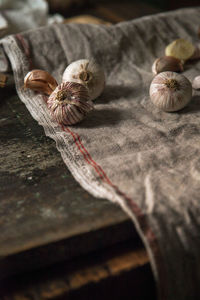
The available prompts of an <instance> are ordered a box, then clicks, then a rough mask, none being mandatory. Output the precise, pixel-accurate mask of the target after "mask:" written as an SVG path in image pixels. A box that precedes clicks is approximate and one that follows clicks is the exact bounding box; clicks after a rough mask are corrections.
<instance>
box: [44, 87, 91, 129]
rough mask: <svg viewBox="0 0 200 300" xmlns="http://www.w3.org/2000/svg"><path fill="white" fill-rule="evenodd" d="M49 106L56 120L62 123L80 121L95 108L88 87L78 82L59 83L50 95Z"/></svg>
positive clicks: (67, 123) (70, 123)
mask: <svg viewBox="0 0 200 300" xmlns="http://www.w3.org/2000/svg"><path fill="white" fill-rule="evenodd" d="M47 106H48V108H49V110H50V113H51V115H52V117H53V118H54V120H55V121H57V122H58V123H59V124H62V125H74V124H76V123H79V122H80V121H82V120H83V119H84V118H85V117H86V115H87V114H88V113H89V112H90V111H91V110H92V109H93V104H92V102H91V101H89V94H88V90H87V88H86V87H85V86H84V85H82V84H79V83H76V82H64V83H61V84H60V85H58V86H57V88H56V89H55V90H54V91H53V92H52V94H51V95H50V96H49V98H48V100H47Z"/></svg>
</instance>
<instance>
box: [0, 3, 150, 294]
mask: <svg viewBox="0 0 200 300" xmlns="http://www.w3.org/2000/svg"><path fill="white" fill-rule="evenodd" d="M107 9H108V8H106V10H107ZM128 10H129V11H130V7H129V9H128ZM97 11H99V8H97ZM97 15H98V13H96V16H97ZM134 16H135V15H134ZM121 18H122V17H121ZM106 19H107V21H111V22H113V20H109V18H108V17H107V18H106ZM0 92H1V100H0V108H1V109H0V199H1V201H0V279H1V281H0V299H2V300H14V299H15V300H40V299H52V300H54V299H95V300H98V299H110V298H111V297H112V298H115V299H133V297H137V299H138V300H139V299H144V298H145V299H146V297H147V296H148V299H155V285H154V281H153V276H152V273H151V269H150V265H149V259H148V256H147V254H146V251H145V250H144V247H143V245H142V243H141V241H140V239H139V237H138V235H137V233H136V231H135V229H134V226H133V224H132V222H131V221H130V220H129V218H128V217H127V216H126V215H125V214H124V213H123V212H122V210H121V209H120V208H119V207H118V206H117V205H114V204H112V203H111V202H109V201H107V200H104V199H95V198H94V197H92V196H91V195H90V194H88V193H87V192H86V191H85V190H83V189H82V188H81V187H80V186H79V184H78V183H77V182H76V181H75V180H74V179H73V177H72V175H71V174H70V173H69V171H68V170H67V168H66V166H65V165H64V163H63V161H62V159H61V156H60V154H59V152H58V151H57V149H56V147H55V143H54V141H52V140H50V139H49V138H47V137H46V136H45V134H44V132H43V129H42V128H41V127H40V126H39V125H38V124H37V123H36V122H35V121H34V120H33V118H32V117H31V116H30V114H29V112H28V111H27V109H26V107H25V106H24V104H23V103H22V102H21V101H20V99H19V98H18V96H17V95H16V92H15V90H14V88H13V87H12V88H11V87H8V88H2V89H1V90H0ZM144 287H145V289H144ZM134 299H135V298H134Z"/></svg>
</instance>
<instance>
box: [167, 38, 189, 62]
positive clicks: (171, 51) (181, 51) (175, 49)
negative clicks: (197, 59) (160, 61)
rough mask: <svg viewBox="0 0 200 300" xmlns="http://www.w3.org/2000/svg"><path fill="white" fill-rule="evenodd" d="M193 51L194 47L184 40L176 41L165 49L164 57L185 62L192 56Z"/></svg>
mask: <svg viewBox="0 0 200 300" xmlns="http://www.w3.org/2000/svg"><path fill="white" fill-rule="evenodd" d="M194 51H195V47H194V46H193V44H192V43H190V42H189V41H187V40H184V39H177V40H175V41H173V42H172V43H171V44H169V45H168V46H167V47H166V48H165V55H166V56H173V57H176V58H178V59H180V60H183V61H185V60H187V59H189V58H190V57H191V56H192V55H193V53H194Z"/></svg>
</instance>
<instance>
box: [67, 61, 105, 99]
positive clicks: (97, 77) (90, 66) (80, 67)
mask: <svg viewBox="0 0 200 300" xmlns="http://www.w3.org/2000/svg"><path fill="white" fill-rule="evenodd" d="M66 81H71V82H77V83H80V84H83V85H84V86H86V87H87V89H88V92H89V98H90V100H94V99H96V98H97V97H99V95H100V94H101V93H102V91H103V89H104V86H105V75H104V71H103V69H102V68H101V67H100V66H99V65H98V64H97V63H96V62H95V61H94V60H89V59H80V60H77V61H74V62H72V63H71V64H70V65H69V66H68V67H67V68H66V69H65V71H64V73H63V77H62V82H66Z"/></svg>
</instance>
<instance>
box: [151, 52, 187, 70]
mask: <svg viewBox="0 0 200 300" xmlns="http://www.w3.org/2000/svg"><path fill="white" fill-rule="evenodd" d="M165 71H173V72H182V71H183V64H182V62H181V61H180V59H178V58H175V57H173V56H163V57H160V58H157V59H156V60H155V61H154V63H153V65H152V72H153V73H154V74H158V73H161V72H165Z"/></svg>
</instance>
